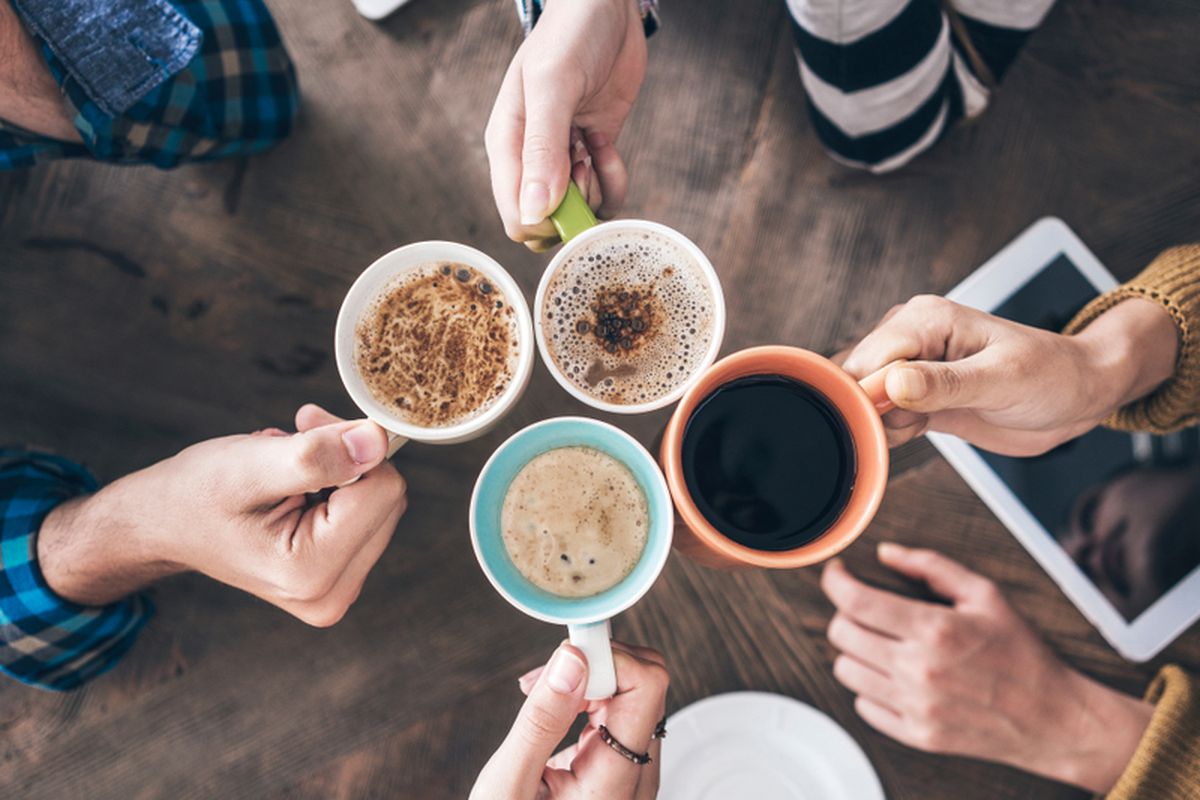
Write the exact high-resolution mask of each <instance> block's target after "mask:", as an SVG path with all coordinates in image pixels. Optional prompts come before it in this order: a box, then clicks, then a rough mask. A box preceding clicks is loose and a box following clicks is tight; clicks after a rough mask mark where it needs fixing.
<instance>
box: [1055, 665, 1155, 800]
mask: <svg viewBox="0 0 1200 800" xmlns="http://www.w3.org/2000/svg"><path fill="white" fill-rule="evenodd" d="M1070 675H1071V682H1072V684H1073V687H1074V688H1073V690H1072V691H1070V692H1069V693H1068V696H1070V697H1071V699H1072V700H1071V702H1072V706H1073V707H1072V708H1071V709H1070V710H1069V711H1068V712H1067V713H1066V714H1065V716H1064V718H1063V721H1064V729H1063V730H1062V731H1061V732H1060V735H1061V737H1062V738H1061V744H1062V745H1063V746H1064V749H1062V750H1061V752H1058V753H1057V754H1053V755H1052V756H1051V759H1050V760H1049V761H1048V762H1047V763H1046V764H1045V765H1044V769H1041V770H1038V771H1039V772H1042V774H1044V775H1047V776H1049V777H1051V778H1054V779H1055V780H1059V781H1062V782H1063V783H1067V784H1070V785H1072V786H1079V787H1081V788H1084V789H1087V790H1088V791H1091V792H1095V793H1096V794H1105V793H1107V792H1108V791H1109V790H1111V789H1112V787H1113V786H1114V785H1115V784H1116V782H1117V779H1118V778H1120V777H1121V773H1122V772H1124V771H1125V767H1126V765H1128V763H1129V761H1130V759H1131V758H1133V753H1134V751H1135V750H1137V746H1138V743H1139V742H1141V739H1142V735H1143V734H1144V733H1145V732H1146V728H1147V727H1148V726H1149V724H1150V718H1151V716H1152V715H1153V713H1154V706H1152V705H1151V704H1150V703H1147V702H1145V701H1144V700H1141V699H1139V698H1136V697H1132V696H1130V695H1127V694H1124V693H1123V692H1119V691H1117V690H1115V689H1111V688H1109V687H1107V686H1105V685H1103V684H1101V683H1099V682H1097V681H1094V680H1092V679H1091V678H1088V677H1087V676H1085V675H1082V674H1080V673H1077V672H1074V671H1072V672H1071V673H1070ZM1046 752H1047V753H1051V754H1052V753H1054V750H1053V748H1047V750H1046Z"/></svg>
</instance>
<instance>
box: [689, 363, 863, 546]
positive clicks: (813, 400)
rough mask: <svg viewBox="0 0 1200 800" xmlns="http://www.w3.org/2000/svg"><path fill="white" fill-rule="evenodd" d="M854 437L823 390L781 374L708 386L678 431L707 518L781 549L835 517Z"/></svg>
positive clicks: (728, 532) (850, 478) (728, 531)
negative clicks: (707, 392) (710, 389)
mask: <svg viewBox="0 0 1200 800" xmlns="http://www.w3.org/2000/svg"><path fill="white" fill-rule="evenodd" d="M854 474H855V463H854V443H853V440H852V439H851V437H850V430H849V429H848V428H847V426H846V421H845V420H844V419H842V415H841V414H840V413H839V412H838V410H837V409H836V408H834V407H833V405H832V404H831V403H830V402H829V401H828V400H826V399H825V397H824V396H823V395H821V394H820V393H819V392H817V391H815V390H814V389H811V388H809V387H808V386H805V385H804V384H802V383H799V382H798V381H794V380H792V379H791V378H785V377H783V376H782V375H755V376H752V377H748V378H740V379H738V380H736V381H732V382H731V383H728V384H726V385H724V386H722V387H721V388H719V389H717V390H716V391H715V392H713V393H712V394H710V395H709V396H708V397H707V398H705V399H704V401H703V402H701V403H700V405H699V406H697V407H696V410H695V411H693V412H692V416H691V418H689V419H688V423H687V427H686V428H685V429H684V434H683V477H684V480H685V481H686V482H687V488H688V492H689V493H690V494H691V496H692V499H693V500H694V501H695V503H696V507H697V508H699V509H700V513H701V514H703V515H704V518H705V519H706V520H708V522H709V523H710V524H711V525H712V526H713V527H714V528H716V529H717V530H718V531H720V532H721V533H722V534H724V535H725V536H728V537H729V538H730V539H732V540H733V541H735V542H738V543H740V544H743V545H746V546H747V547H752V548H754V549H755V550H791V549H793V548H795V547H799V546H800V545H802V544H805V543H806V542H810V541H812V540H813V539H816V538H817V537H818V536H820V535H821V534H822V533H824V532H825V531H826V530H827V529H828V528H829V526H830V525H832V524H833V523H834V521H836V520H837V518H838V515H840V514H841V513H842V509H844V508H845V507H846V503H847V502H848V501H849V498H850V490H851V489H853V488H854Z"/></svg>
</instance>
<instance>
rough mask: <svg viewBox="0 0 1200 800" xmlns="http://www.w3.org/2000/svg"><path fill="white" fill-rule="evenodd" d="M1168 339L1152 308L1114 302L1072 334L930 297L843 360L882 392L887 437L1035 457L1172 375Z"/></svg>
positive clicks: (1170, 333) (903, 310) (1171, 339)
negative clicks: (879, 380)
mask: <svg viewBox="0 0 1200 800" xmlns="http://www.w3.org/2000/svg"><path fill="white" fill-rule="evenodd" d="M1178 348H1179V341H1178V332H1177V331H1176V328H1175V323H1174V322H1173V321H1172V319H1171V317H1170V315H1169V314H1168V313H1167V312H1166V310H1164V309H1163V308H1162V307H1161V306H1159V305H1158V304H1157V303H1152V302H1150V301H1147V300H1141V299H1132V300H1126V301H1124V302H1122V303H1120V304H1119V305H1117V306H1115V307H1113V308H1112V309H1110V310H1109V311H1107V312H1105V313H1104V314H1102V315H1100V317H1099V318H1098V319H1097V320H1095V321H1094V322H1093V323H1092V324H1091V325H1089V326H1088V327H1087V328H1085V329H1084V330H1083V331H1082V332H1080V333H1079V334H1077V335H1075V336H1064V335H1062V334H1058V333H1052V332H1049V331H1045V330H1041V329H1039V328H1033V327H1030V326H1027V325H1020V324H1017V323H1015V322H1010V321H1008V320H1005V319H1001V318H1000V317H996V316H992V315H991V314H987V313H985V312H982V311H977V310H975V309H972V308H968V307H966V306H962V305H959V304H958V303H954V302H952V301H950V300H946V299H944V298H941V297H935V296H932V295H919V296H917V297H914V298H913V299H911V300H909V301H908V302H907V303H905V304H904V305H901V306H896V307H895V308H893V309H892V310H891V311H890V312H889V313H888V314H887V315H886V316H885V317H884V318H883V319H882V320H881V321H880V323H879V325H878V326H877V327H876V328H875V330H873V331H872V332H871V333H870V334H868V335H867V336H866V338H864V339H863V340H862V341H861V342H860V343H859V344H858V345H857V346H856V347H855V348H854V349H853V350H852V351H851V352H850V354H849V355H848V356H847V357H846V359H845V362H844V364H843V367H844V368H845V369H846V371H847V372H849V373H850V374H851V375H853V376H854V377H856V378H860V379H861V378H863V377H866V376H867V375H869V374H871V373H872V372H874V371H875V370H877V369H880V368H881V367H883V366H885V365H887V364H889V363H891V362H893V361H895V360H897V359H907V360H909V363H907V364H900V365H897V366H895V367H892V368H890V369H889V370H888V374H887V376H886V379H885V386H886V389H887V393H888V396H889V397H890V398H891V399H892V401H893V402H894V403H895V404H896V406H897V408H896V410H894V411H891V412H889V413H888V414H885V415H884V418H883V419H884V425H885V427H886V429H887V434H888V441H889V442H890V443H891V444H892V445H893V446H895V445H897V444H902V443H903V442H906V441H908V440H909V439H912V438H914V437H916V436H920V435H921V434H922V433H924V432H925V431H926V430H935V431H942V432H945V433H952V434H955V435H957V436H960V437H962V438H963V439H966V440H967V441H969V442H971V443H972V444H975V445H978V446H979V447H982V448H984V449H985V450H992V451H994V452H997V453H1003V454H1006V455H1019V456H1027V455H1036V454H1038V453H1043V452H1045V451H1047V450H1050V449H1052V448H1054V447H1056V446H1057V445H1059V444H1061V443H1063V442H1065V441H1067V440H1068V439H1072V438H1074V437H1076V436H1079V435H1080V434H1082V433H1084V432H1086V431H1088V430H1090V429H1091V428H1093V427H1094V426H1096V425H1097V424H1099V423H1100V421H1101V420H1103V419H1104V418H1105V417H1107V416H1108V415H1109V414H1110V413H1112V412H1113V411H1114V410H1116V409H1117V408H1120V407H1121V406H1123V405H1125V404H1126V403H1129V402H1132V401H1133V400H1136V399H1137V398H1139V397H1142V396H1144V395H1146V394H1148V393H1149V392H1151V391H1152V390H1153V389H1154V388H1155V387H1156V386H1158V384H1160V383H1162V381H1164V380H1166V379H1167V378H1169V377H1170V376H1171V374H1172V373H1173V372H1174V370H1175V358H1176V353H1177V351H1178Z"/></svg>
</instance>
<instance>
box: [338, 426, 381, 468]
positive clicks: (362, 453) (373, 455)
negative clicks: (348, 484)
mask: <svg viewBox="0 0 1200 800" xmlns="http://www.w3.org/2000/svg"><path fill="white" fill-rule="evenodd" d="M374 428H375V426H374V425H373V424H372V423H370V422H361V423H359V424H358V425H355V426H354V427H353V428H351V429H350V430H348V431H346V432H345V433H343V434H342V443H343V444H345V445H346V452H347V453H349V454H350V459H351V460H352V461H353V462H354V463H355V464H368V463H370V462H372V461H378V460H379V459H380V458H382V457H383V454H384V452H385V451H386V445H385V446H384V447H383V448H382V450H381V448H380V441H381V440H380V437H379V434H378V433H376V432H375V430H374Z"/></svg>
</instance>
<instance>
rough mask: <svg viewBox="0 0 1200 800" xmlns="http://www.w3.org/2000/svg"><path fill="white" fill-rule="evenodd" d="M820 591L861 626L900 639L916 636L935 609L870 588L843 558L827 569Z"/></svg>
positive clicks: (833, 562) (833, 561) (832, 563)
mask: <svg viewBox="0 0 1200 800" xmlns="http://www.w3.org/2000/svg"><path fill="white" fill-rule="evenodd" d="M821 589H822V591H824V592H825V596H826V597H828V598H829V600H830V602H831V603H833V605H834V606H835V607H836V608H837V609H838V611H840V612H842V613H843V614H845V615H846V616H848V617H850V618H851V619H852V620H854V621H855V622H857V623H858V624H860V625H863V626H865V627H868V628H871V629H872V630H875V631H878V632H880V633H884V634H887V635H889V636H892V637H894V638H897V639H904V638H909V637H911V636H913V635H914V634H915V633H916V632H917V631H918V630H919V629H920V627H921V624H922V621H923V620H924V619H925V617H927V616H928V615H929V613H930V610H931V609H932V608H933V606H931V605H930V604H928V603H919V602H917V601H916V600H910V599H908V598H907V597H901V596H900V595H898V594H893V593H891V592H886V591H884V590H882V589H876V588H875V587H873V586H868V585H867V584H865V583H863V582H862V581H860V580H858V579H857V578H855V577H854V576H853V575H851V574H850V572H849V571H848V570H847V569H846V567H845V565H844V564H843V563H842V561H841V559H834V560H832V561H830V562H829V563H828V564H827V565H826V566H825V569H824V570H823V571H822V572H821Z"/></svg>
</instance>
